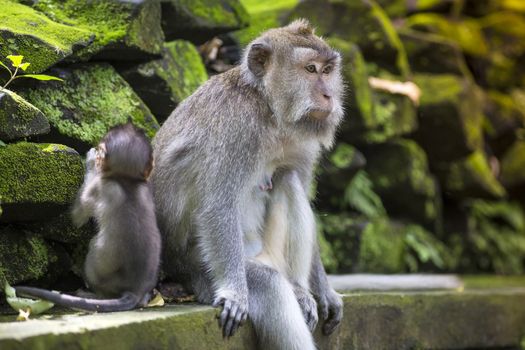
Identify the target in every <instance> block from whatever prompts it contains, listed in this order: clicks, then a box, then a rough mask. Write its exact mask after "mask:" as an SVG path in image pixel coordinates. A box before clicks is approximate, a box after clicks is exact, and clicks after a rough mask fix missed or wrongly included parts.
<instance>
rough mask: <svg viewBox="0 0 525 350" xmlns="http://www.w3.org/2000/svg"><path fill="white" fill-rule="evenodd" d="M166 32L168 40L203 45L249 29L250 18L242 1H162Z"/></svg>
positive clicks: (163, 22) (163, 23)
mask: <svg viewBox="0 0 525 350" xmlns="http://www.w3.org/2000/svg"><path fill="white" fill-rule="evenodd" d="M161 3H162V29H163V30H164V33H165V35H166V38H167V40H174V39H186V40H190V41H192V42H194V43H203V42H205V41H207V40H209V39H211V38H213V37H214V36H217V35H219V34H222V33H227V32H231V31H234V30H237V29H241V28H245V27H247V26H248V23H249V15H248V13H247V12H246V10H245V9H244V7H243V6H242V4H241V2H240V1H239V0H221V1H215V0H197V1H192V0H161Z"/></svg>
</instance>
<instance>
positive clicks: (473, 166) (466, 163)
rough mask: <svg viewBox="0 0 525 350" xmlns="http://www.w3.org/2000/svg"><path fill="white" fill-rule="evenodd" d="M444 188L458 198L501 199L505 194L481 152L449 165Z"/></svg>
mask: <svg viewBox="0 0 525 350" xmlns="http://www.w3.org/2000/svg"><path fill="white" fill-rule="evenodd" d="M445 186H446V190H447V191H448V192H449V194H452V195H456V196H459V197H464V196H470V197H474V196H482V197H487V196H488V197H492V198H501V197H504V196H505V194H506V191H505V189H504V188H503V186H502V185H501V184H500V183H499V182H498V180H497V179H496V178H495V176H494V174H493V173H492V171H491V169H490V166H489V164H488V162H487V159H486V158H485V155H484V154H483V152H481V151H476V152H474V153H472V154H471V155H470V156H468V157H466V158H465V159H462V160H460V161H457V162H453V163H451V164H450V167H449V170H448V176H447V180H446V184H445Z"/></svg>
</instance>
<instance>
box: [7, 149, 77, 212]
mask: <svg viewBox="0 0 525 350" xmlns="http://www.w3.org/2000/svg"><path fill="white" fill-rule="evenodd" d="M0 168H1V169H2V176H1V177H0V194H1V195H2V202H3V203H5V204H9V203H20V202H21V203H55V204H69V203H70V202H71V200H72V199H73V198H74V195H75V193H76V191H77V189H78V188H79V186H80V183H81V182H82V176H83V174H84V169H83V165H82V162H81V160H80V156H79V155H78V153H77V152H76V151H75V150H73V149H71V148H69V147H65V146H61V145H50V144H35V143H27V142H20V143H16V144H9V145H7V146H6V147H0Z"/></svg>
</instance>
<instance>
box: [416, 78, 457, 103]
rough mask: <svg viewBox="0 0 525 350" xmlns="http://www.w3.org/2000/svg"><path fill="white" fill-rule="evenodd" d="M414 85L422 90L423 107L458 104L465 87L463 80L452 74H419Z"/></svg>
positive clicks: (421, 101)
mask: <svg viewBox="0 0 525 350" xmlns="http://www.w3.org/2000/svg"><path fill="white" fill-rule="evenodd" d="M414 83H416V85H417V86H418V87H419V88H420V89H421V99H420V101H419V102H420V104H421V105H430V104H436V103H440V102H443V101H451V102H458V101H459V99H460V94H461V93H462V91H463V85H464V83H463V80H462V78H460V77H458V76H456V75H452V74H440V75H433V74H417V75H415V76H414Z"/></svg>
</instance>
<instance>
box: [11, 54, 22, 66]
mask: <svg viewBox="0 0 525 350" xmlns="http://www.w3.org/2000/svg"><path fill="white" fill-rule="evenodd" d="M7 58H8V59H9V60H11V62H12V63H13V67H20V65H21V64H22V60H23V59H24V56H21V55H9V56H7Z"/></svg>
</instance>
